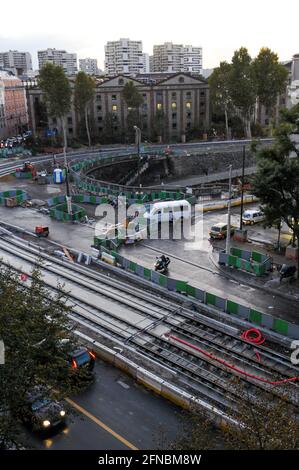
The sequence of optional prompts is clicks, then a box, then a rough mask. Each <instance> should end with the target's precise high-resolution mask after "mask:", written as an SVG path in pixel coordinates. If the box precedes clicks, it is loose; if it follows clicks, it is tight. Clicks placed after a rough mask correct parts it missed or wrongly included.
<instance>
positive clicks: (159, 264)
mask: <svg viewBox="0 0 299 470" xmlns="http://www.w3.org/2000/svg"><path fill="white" fill-rule="evenodd" d="M169 264H170V259H169V258H168V257H167V256H165V255H161V256H160V257H157V261H156V263H155V271H158V272H159V273H161V274H165V273H166V272H167V271H168V266H169Z"/></svg>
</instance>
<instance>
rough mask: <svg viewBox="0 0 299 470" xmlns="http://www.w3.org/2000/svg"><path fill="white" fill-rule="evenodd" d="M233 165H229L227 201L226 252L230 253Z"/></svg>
mask: <svg viewBox="0 0 299 470" xmlns="http://www.w3.org/2000/svg"><path fill="white" fill-rule="evenodd" d="M232 167H233V166H232V165H229V192H228V203H227V232H226V249H225V251H226V254H227V255H229V254H230V231H231V223H230V219H231V199H232Z"/></svg>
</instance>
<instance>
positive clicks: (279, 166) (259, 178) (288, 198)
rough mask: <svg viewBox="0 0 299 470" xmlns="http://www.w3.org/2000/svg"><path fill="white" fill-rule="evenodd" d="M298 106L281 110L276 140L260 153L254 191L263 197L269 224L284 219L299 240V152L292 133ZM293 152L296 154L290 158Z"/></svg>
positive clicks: (298, 110) (296, 119) (296, 125)
mask: <svg viewBox="0 0 299 470" xmlns="http://www.w3.org/2000/svg"><path fill="white" fill-rule="evenodd" d="M298 122H299V105H296V106H294V107H293V108H292V109H291V110H290V111H287V110H286V111H285V112H284V113H282V122H281V124H280V126H279V127H278V129H277V131H276V133H275V143H274V145H273V146H271V147H266V148H262V149H260V150H259V151H258V152H257V155H256V158H257V163H258V171H257V174H256V175H255V178H254V181H253V182H254V192H255V194H256V195H257V197H258V198H259V199H260V201H261V203H262V206H263V210H264V212H265V214H266V218H267V223H268V225H275V224H276V223H277V220H283V221H284V222H285V223H286V224H287V225H288V227H290V228H291V229H292V230H293V231H294V235H295V237H296V238H297V240H298V239H299V151H298V150H297V148H296V145H295V142H294V139H293V138H292V135H296V134H295V132H298ZM297 135H298V134H297ZM291 152H293V155H294V156H291V157H290V154H291Z"/></svg>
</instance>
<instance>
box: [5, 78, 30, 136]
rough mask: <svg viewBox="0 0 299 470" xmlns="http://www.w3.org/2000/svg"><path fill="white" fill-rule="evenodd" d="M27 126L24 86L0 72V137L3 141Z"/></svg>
mask: <svg viewBox="0 0 299 470" xmlns="http://www.w3.org/2000/svg"><path fill="white" fill-rule="evenodd" d="M27 126H28V112H27V102H26V94H25V89H24V85H23V83H22V81H21V80H20V79H19V78H18V77H16V76H14V75H11V74H9V73H7V72H1V71H0V137H1V139H5V138H7V137H12V136H15V135H18V134H20V133H21V132H23V130H24V129H25V128H27Z"/></svg>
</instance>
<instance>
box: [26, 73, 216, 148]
mask: <svg viewBox="0 0 299 470" xmlns="http://www.w3.org/2000/svg"><path fill="white" fill-rule="evenodd" d="M140 77H142V75H139V78H138V80H137V79H131V78H129V77H127V76H125V75H118V76H115V77H112V78H107V79H104V80H98V81H97V86H96V94H95V98H94V100H93V103H92V104H91V107H90V124H91V128H92V134H93V139H94V141H96V142H105V140H107V135H108V134H109V136H110V140H112V141H113V139H115V142H128V141H129V137H128V136H129V134H130V132H131V131H132V126H133V124H138V125H139V126H140V127H141V130H142V136H143V140H150V141H154V140H156V141H160V140H162V141H164V142H182V141H185V139H188V138H189V137H190V138H191V136H192V138H197V139H200V138H201V137H202V134H203V133H204V132H205V130H206V129H207V128H208V127H209V123H210V113H209V86H208V84H207V82H204V81H202V80H200V79H198V78H195V77H193V76H191V75H190V74H184V73H179V74H168V75H167V74H161V75H160V76H159V77H157V76H154V78H151V79H150V78H149V77H146V78H144V79H143V80H142V79H140ZM128 81H132V82H133V83H134V85H135V86H136V88H137V89H138V91H139V93H140V94H141V96H142V98H143V103H142V105H141V106H140V108H139V110H138V117H136V122H135V121H134V123H131V124H129V119H128V118H129V113H130V110H128V108H127V105H126V103H125V101H124V99H123V88H124V86H125V84H126V83H127V82H128ZM27 93H28V107H29V114H30V128H32V130H33V132H34V133H35V134H40V135H43V133H44V129H45V126H47V127H48V128H50V129H53V128H56V129H58V132H59V133H61V129H60V123H59V122H57V121H56V120H55V119H54V120H52V119H47V123H46V124H44V125H43V123H44V121H45V118H44V117H43V113H44V110H43V104H42V103H43V98H42V93H41V91H40V90H39V89H38V87H33V88H29V89H28V91H27ZM129 127H130V129H129ZM82 129H83V131H84V123H83V124H82V123H80V119H79V117H78V115H77V113H76V111H75V109H74V108H72V110H71V112H70V113H69V115H68V116H67V133H68V137H69V138H70V139H72V138H74V139H76V138H78V137H80V132H81V131H82ZM193 136H194V137H193Z"/></svg>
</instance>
